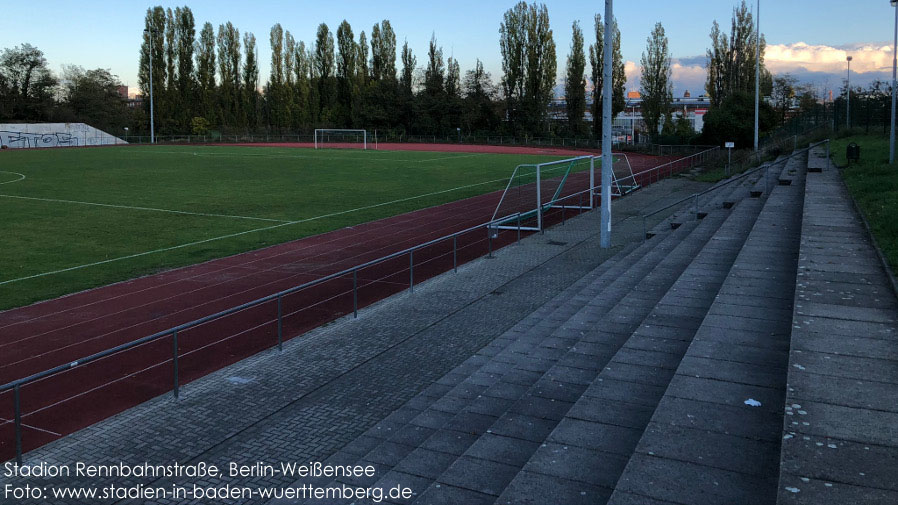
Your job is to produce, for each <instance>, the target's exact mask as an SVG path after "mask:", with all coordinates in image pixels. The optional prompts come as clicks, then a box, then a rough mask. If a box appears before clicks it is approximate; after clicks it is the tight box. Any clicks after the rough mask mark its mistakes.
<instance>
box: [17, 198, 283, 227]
mask: <svg viewBox="0 0 898 505" xmlns="http://www.w3.org/2000/svg"><path fill="white" fill-rule="evenodd" d="M0 198H15V199H18V200H35V201H40V202H54V203H74V204H77V205H92V206H94V207H110V208H113V209H127V210H142V211H148V212H165V213H168V214H184V215H188V216H201V217H227V218H232V219H249V220H253V221H268V222H272V223H289V222H290V221H288V220H286V219H269V218H267V217H253V216H236V215H232V214H214V213H207V212H190V211H186V210H171V209H157V208H155V207H137V206H133V205H118V204H114V203H98V202H82V201H80V200H63V199H60V198H40V197H35V196H19V195H3V194H0Z"/></svg>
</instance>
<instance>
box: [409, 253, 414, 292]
mask: <svg viewBox="0 0 898 505" xmlns="http://www.w3.org/2000/svg"><path fill="white" fill-rule="evenodd" d="M408 291H409V293H414V292H415V251H414V250H412V251H409V252H408Z"/></svg>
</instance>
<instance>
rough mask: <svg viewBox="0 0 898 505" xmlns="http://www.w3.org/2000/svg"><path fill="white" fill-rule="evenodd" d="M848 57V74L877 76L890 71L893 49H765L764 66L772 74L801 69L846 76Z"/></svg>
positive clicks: (799, 45)
mask: <svg viewBox="0 0 898 505" xmlns="http://www.w3.org/2000/svg"><path fill="white" fill-rule="evenodd" d="M849 55H850V56H851V57H852V60H851V72H852V73H854V72H857V73H868V72H875V73H880V72H883V71H888V70H891V68H892V48H891V47H890V46H889V45H883V44H881V43H862V44H853V45H852V46H851V47H832V46H825V45H809V44H806V43H804V42H796V43H794V44H771V45H768V46H767V52H766V53H765V60H764V61H765V63H766V64H767V68H769V69H770V71H771V72H773V73H774V74H780V73H786V72H792V71H794V70H796V69H803V70H806V71H810V72H824V73H829V74H839V73H842V74H844V73H846V71H847V69H848V67H847V62H846V61H845V58H846V57H847V56H849Z"/></svg>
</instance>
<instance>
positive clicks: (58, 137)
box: [0, 131, 79, 149]
mask: <svg viewBox="0 0 898 505" xmlns="http://www.w3.org/2000/svg"><path fill="white" fill-rule="evenodd" d="M0 145H4V146H9V147H10V148H11V149H15V148H23V149H27V148H32V147H74V146H78V145H79V139H78V137H76V136H74V135H72V134H71V133H27V132H11V131H0Z"/></svg>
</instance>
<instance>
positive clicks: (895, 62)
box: [889, 0, 898, 165]
mask: <svg viewBox="0 0 898 505" xmlns="http://www.w3.org/2000/svg"><path fill="white" fill-rule="evenodd" d="M890 1H891V4H892V8H894V9H895V38H894V40H893V42H892V130H891V133H889V164H890V165H891V164H892V163H895V101H896V94H898V89H896V82H898V81H896V79H895V73H896V70H898V54H896V51H898V0H890Z"/></svg>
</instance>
